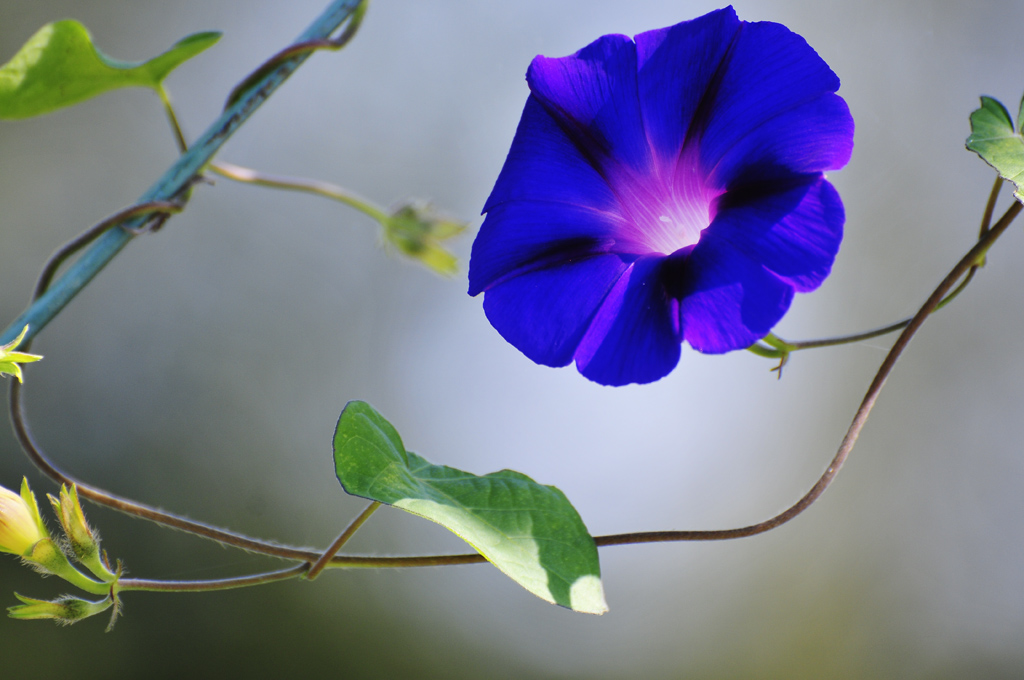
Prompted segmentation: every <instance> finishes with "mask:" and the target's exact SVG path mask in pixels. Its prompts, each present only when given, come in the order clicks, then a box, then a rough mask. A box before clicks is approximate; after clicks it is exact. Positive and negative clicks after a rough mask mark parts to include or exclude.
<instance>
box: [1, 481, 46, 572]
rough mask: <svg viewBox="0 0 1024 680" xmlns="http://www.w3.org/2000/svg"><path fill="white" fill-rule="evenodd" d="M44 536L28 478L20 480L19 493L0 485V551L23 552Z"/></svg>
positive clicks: (19, 553) (21, 553) (24, 553)
mask: <svg viewBox="0 0 1024 680" xmlns="http://www.w3.org/2000/svg"><path fill="white" fill-rule="evenodd" d="M47 537H48V534H47V533H46V528H45V527H44V526H43V521H42V519H41V518H40V517H39V506H38V505H37V504H36V499H35V496H33V495H32V492H31V491H30V490H29V488H28V481H27V480H23V481H22V484H21V495H20V496H19V495H18V494H16V493H14V492H13V491H11V490H9V489H5V488H3V487H0V552H6V553H13V554H15V555H22V556H24V555H26V554H27V553H30V552H31V551H32V546H34V545H35V544H36V543H38V542H39V541H40V540H42V539H43V538H47Z"/></svg>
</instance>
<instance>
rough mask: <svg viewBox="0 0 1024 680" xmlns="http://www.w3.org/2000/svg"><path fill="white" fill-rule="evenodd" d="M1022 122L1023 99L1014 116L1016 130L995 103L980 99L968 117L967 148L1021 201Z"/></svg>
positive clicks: (1023, 169)
mask: <svg viewBox="0 0 1024 680" xmlns="http://www.w3.org/2000/svg"><path fill="white" fill-rule="evenodd" d="M1022 120H1024V99H1022V100H1021V106H1020V109H1019V110H1018V114H1017V130H1016V131H1014V129H1013V120H1012V119H1011V118H1010V112H1009V111H1007V110H1006V107H1005V106H1003V105H1002V104H1001V103H1000V102H999V101H998V100H995V99H992V98H991V97H982V98H981V108H980V109H977V110H976V111H974V112H973V113H972V114H971V136H970V137H968V138H967V148H968V149H970V150H971V151H973V152H974V153H976V154H978V155H979V156H981V157H982V159H983V160H984V161H985V162H986V163H988V164H989V165H991V166H992V167H993V168H995V169H996V171H997V172H998V173H999V175H1000V177H1003V178H1004V179H1008V180H1010V181H1011V182H1013V183H1014V185H1015V186H1016V187H1017V190H1016V191H1015V192H1014V195H1015V196H1016V197H1017V198H1018V199H1021V200H1024V195H1022V193H1021V192H1022V189H1024V138H1022V137H1021V134H1020V132H1021V131H1020V128H1021V122H1022Z"/></svg>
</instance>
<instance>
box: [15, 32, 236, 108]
mask: <svg viewBox="0 0 1024 680" xmlns="http://www.w3.org/2000/svg"><path fill="white" fill-rule="evenodd" d="M220 36H221V34H220V33H217V32H206V33H195V34H193V35H190V36H188V37H186V38H183V39H182V40H179V41H178V42H177V43H175V44H174V45H173V46H172V47H171V48H170V49H169V50H167V51H166V52H164V53H163V54H160V55H158V56H156V57H154V58H152V59H150V60H149V61H143V62H124V61H118V60H116V59H112V58H110V57H108V56H106V55H105V54H103V53H102V52H100V51H99V50H98V49H96V46H95V45H94V44H93V42H92V36H91V35H89V31H88V30H87V29H86V28H85V26H83V25H82V24H80V23H79V22H77V21H74V20H72V19H65V20H63V21H57V22H54V23H51V24H47V25H45V26H43V27H42V28H41V29H39V30H38V31H36V33H35V35H33V36H32V37H31V38H29V40H28V42H26V43H25V44H24V45H23V46H22V48H21V49H20V50H19V51H18V53H17V54H15V55H14V56H13V57H12V58H11V60H10V61H8V62H7V63H6V64H4V65H3V66H0V119H7V120H15V119H20V118H30V117H32V116H38V115H40V114H43V113H49V112H50V111H54V110H56V109H59V108H62V107H65V106H71V105H72V104H77V103H79V102H82V101H85V100H86V99H89V98H91V97H95V96H96V95H98V94H102V93H103V92H106V91H108V90H113V89H115V88H119V87H131V86H141V87H149V88H152V89H154V90H159V89H160V87H161V83H162V82H163V80H164V78H166V77H167V75H168V74H169V73H170V72H171V71H173V70H174V69H175V68H177V67H178V66H180V65H181V64H182V63H184V62H185V61H187V60H189V59H191V58H192V57H194V56H196V55H197V54H199V53H200V52H202V51H203V50H205V49H207V48H209V47H211V46H212V45H213V44H214V43H216V42H217V41H218V40H220Z"/></svg>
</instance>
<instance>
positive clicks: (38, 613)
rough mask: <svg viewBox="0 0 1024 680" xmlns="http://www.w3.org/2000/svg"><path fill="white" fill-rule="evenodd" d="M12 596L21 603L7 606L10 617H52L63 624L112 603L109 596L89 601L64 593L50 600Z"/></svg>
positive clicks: (105, 607)
mask: <svg viewBox="0 0 1024 680" xmlns="http://www.w3.org/2000/svg"><path fill="white" fill-rule="evenodd" d="M14 596H15V597H16V598H18V599H19V600H21V601H22V603H23V604H19V605H15V606H13V607H8V608H7V613H8V615H9V616H10V617H11V618H12V619H25V620H27V619H53V620H54V621H55V622H56V623H58V624H60V625H63V626H67V625H70V624H72V623H75V622H76V621H81V620H82V619H85V618H88V617H90V616H94V615H96V614H99V613H100V612H103V611H106V610H107V609H110V606H111V605H112V604H113V603H114V602H113V599H112V598H110V597H107V598H106V599H103V600H100V601H99V602H91V601H89V600H83V599H81V598H77V597H72V596H71V595H64V596H62V597H59V598H57V599H56V600H52V601H51V600H36V599H34V598H31V597H24V596H22V595H19V594H17V593H15V594H14Z"/></svg>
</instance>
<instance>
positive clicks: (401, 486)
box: [334, 401, 608, 614]
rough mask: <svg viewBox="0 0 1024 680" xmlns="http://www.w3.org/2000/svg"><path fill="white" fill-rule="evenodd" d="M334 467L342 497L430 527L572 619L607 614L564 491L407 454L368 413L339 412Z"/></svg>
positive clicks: (587, 545)
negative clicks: (401, 514) (451, 536)
mask: <svg viewBox="0 0 1024 680" xmlns="http://www.w3.org/2000/svg"><path fill="white" fill-rule="evenodd" d="M334 465H335V470H336V472H337V475H338V480H339V481H340V482H341V485H342V487H343V488H344V489H345V491H346V492H348V493H350V494H352V495H354V496H361V497H362V498H367V499H369V500H374V501H379V502H381V503H386V504H388V505H392V506H394V507H397V508H401V509H402V510H405V511H406V512H409V513H412V514H414V515H419V516H420V517H423V518H425V519H429V520H430V521H432V522H436V523H438V524H440V525H442V526H444V527H445V528H447V529H448V530H450V531H452V532H453V533H455V534H457V535H458V536H459V537H460V538H462V539H463V540H464V541H466V542H467V543H469V544H470V545H471V546H473V548H474V549H475V550H476V551H477V552H479V553H480V554H481V555H483V556H484V557H486V558H487V559H488V560H489V561H490V562H491V563H492V564H494V566H496V567H497V568H498V569H500V570H501V571H502V572H503V573H504V574H505V575H506V576H508V577H509V578H511V579H512V580H514V581H515V582H516V583H518V584H519V585H521V586H523V587H524V588H526V589H527V590H529V591H530V592H531V593H533V594H534V595H536V596H538V597H540V598H542V599H544V600H547V601H548V602H552V603H554V604H558V605H561V606H563V607H568V608H569V609H572V610H573V611H577V612H584V613H588V614H603V613H604V612H606V611H607V610H608V605H607V604H606V603H605V599H604V588H603V586H602V584H601V567H600V562H599V560H598V554H597V546H596V545H595V544H594V539H593V538H592V537H591V536H590V534H589V533H588V532H587V528H586V526H584V524H583V520H582V519H581V518H580V516H579V513H577V512H576V509H575V508H573V507H572V505H571V504H570V503H569V500H568V499H567V498H566V497H565V494H563V493H562V492H561V491H559V490H558V489H556V488H555V487H553V486H545V485H542V484H538V483H537V482H535V481H533V480H532V479H530V478H529V477H527V476H526V475H524V474H522V473H519V472H514V471H512V470H501V471H500V472H492V473H491V474H488V475H483V476H477V475H474V474H471V473H469V472H463V471H462V470H456V469H455V468H451V467H447V466H444V465H433V464H432V463H430V462H428V461H426V460H424V459H423V458H421V457H420V456H418V455H416V454H415V453H412V452H411V451H406V450H405V446H404V445H403V444H402V439H401V437H400V436H399V434H398V432H397V431H396V430H395V428H394V427H393V426H392V425H391V424H390V423H389V422H388V421H387V420H386V419H385V418H384V417H383V416H382V415H380V414H379V413H378V412H377V411H376V410H374V408H373V407H372V406H370V405H369V404H367V403H366V402H362V401H352V402H349V403H348V404H347V405H346V406H345V410H344V411H342V412H341V417H340V418H339V419H338V427H337V430H336V431H335V434H334Z"/></svg>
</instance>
